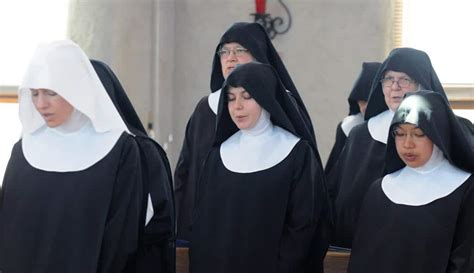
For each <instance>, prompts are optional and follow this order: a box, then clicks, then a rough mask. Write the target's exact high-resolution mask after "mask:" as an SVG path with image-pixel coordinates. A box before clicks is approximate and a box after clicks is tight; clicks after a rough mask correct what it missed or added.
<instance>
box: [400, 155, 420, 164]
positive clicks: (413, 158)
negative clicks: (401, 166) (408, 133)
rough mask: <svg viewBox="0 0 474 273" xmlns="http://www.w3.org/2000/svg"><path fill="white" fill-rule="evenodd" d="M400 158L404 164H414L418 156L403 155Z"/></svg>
mask: <svg viewBox="0 0 474 273" xmlns="http://www.w3.org/2000/svg"><path fill="white" fill-rule="evenodd" d="M402 157H403V159H404V161H406V162H414V161H416V160H417V158H418V156H417V155H416V154H413V153H404V154H402Z"/></svg>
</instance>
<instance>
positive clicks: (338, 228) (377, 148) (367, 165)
mask: <svg viewBox="0 0 474 273" xmlns="http://www.w3.org/2000/svg"><path fill="white" fill-rule="evenodd" d="M367 124H368V123H367V122H364V123H362V124H359V125H357V126H356V127H354V128H353V129H352V130H351V133H350V134H349V137H348V138H347V141H346V144H345V146H344V148H343V151H342V153H341V155H340V158H341V159H342V160H339V162H338V164H339V165H338V166H337V168H334V169H333V170H332V171H331V172H330V174H329V176H328V181H331V182H333V183H332V184H331V185H330V187H329V195H330V199H331V200H333V214H334V222H335V226H334V230H333V234H332V235H333V238H334V239H333V241H332V243H333V244H335V245H337V246H341V247H348V248H350V247H351V245H352V238H353V235H354V231H355V228H356V226H357V218H358V215H359V210H360V206H361V204H362V200H363V198H364V195H365V193H366V192H367V189H368V188H369V187H370V184H371V182H373V181H375V180H376V179H377V178H379V177H381V176H382V173H383V167H384V162H385V147H386V145H385V144H384V143H382V142H379V141H377V140H374V139H373V138H372V137H371V136H370V133H369V129H368V127H367ZM341 169H342V170H344V172H340V171H338V170H341ZM367 170H370V171H367Z"/></svg>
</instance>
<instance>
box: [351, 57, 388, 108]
mask: <svg viewBox="0 0 474 273" xmlns="http://www.w3.org/2000/svg"><path fill="white" fill-rule="evenodd" d="M380 65H381V63H378V62H371V63H367V62H364V63H362V71H361V72H360V75H359V78H358V79H357V81H356V82H355V83H354V87H353V88H352V91H351V93H350V95H349V98H347V101H348V102H349V115H355V114H357V113H360V109H359V104H358V103H357V102H358V101H360V100H363V101H367V100H369V94H370V88H371V87H372V82H373V81H374V79H375V75H376V74H377V71H378V69H379V67H380Z"/></svg>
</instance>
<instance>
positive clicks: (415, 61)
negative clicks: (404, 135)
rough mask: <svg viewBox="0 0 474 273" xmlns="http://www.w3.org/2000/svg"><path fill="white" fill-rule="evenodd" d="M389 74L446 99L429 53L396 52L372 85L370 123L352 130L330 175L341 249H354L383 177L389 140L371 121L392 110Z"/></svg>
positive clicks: (336, 234) (335, 232) (336, 240)
mask: <svg viewBox="0 0 474 273" xmlns="http://www.w3.org/2000/svg"><path fill="white" fill-rule="evenodd" d="M388 70H392V71H397V72H404V73H406V74H407V75H408V76H410V77H411V78H412V79H413V80H415V81H416V82H417V83H418V84H420V85H421V86H422V87H423V88H425V89H430V90H433V91H435V92H437V93H440V94H441V95H442V96H443V97H445V98H446V94H445V92H444V89H443V87H442V85H441V82H440V81H439V79H438V77H437V75H436V72H435V71H434V68H433V66H432V65H431V61H430V59H429V57H428V55H427V54H426V53H425V52H423V51H420V50H416V49H412V48H396V49H394V50H392V52H391V53H390V54H389V56H388V57H387V59H386V60H385V61H384V62H383V63H382V65H381V67H380V68H379V70H378V71H377V75H376V76H375V79H374V84H373V85H372V90H371V93H370V96H369V102H368V105H367V109H366V112H365V119H366V121H365V122H364V123H361V124H359V125H357V126H356V127H354V128H353V129H352V130H351V132H350V134H349V136H348V138H347V140H346V144H345V145H344V148H343V149H342V152H341V154H340V156H339V159H338V161H337V162H336V163H335V164H334V167H333V168H332V169H331V171H330V172H329V173H328V175H327V183H328V188H329V195H330V198H331V201H332V204H333V213H334V214H333V216H334V223H335V227H334V230H333V240H332V244H334V245H337V246H341V247H348V248H350V247H351V245H352V238H353V235H354V231H355V228H356V226H357V219H358V215H359V211H360V206H361V204H362V200H363V198H364V195H365V193H366V192H367V190H368V188H369V187H370V185H371V184H372V183H373V182H374V181H375V180H376V179H377V178H380V177H381V176H382V172H383V166H384V162H385V147H386V144H385V142H386V140H385V141H383V142H381V141H379V140H375V139H374V138H373V137H372V135H371V134H370V132H369V128H368V120H369V119H371V118H373V117H375V116H377V115H379V114H381V113H383V112H384V111H387V110H388V106H387V104H386V103H385V100H384V94H383V91H382V84H381V82H380V79H381V78H382V77H383V75H384V74H385V72H386V71H388ZM388 122H390V121H388ZM387 128H388V126H387ZM387 135H388V132H387Z"/></svg>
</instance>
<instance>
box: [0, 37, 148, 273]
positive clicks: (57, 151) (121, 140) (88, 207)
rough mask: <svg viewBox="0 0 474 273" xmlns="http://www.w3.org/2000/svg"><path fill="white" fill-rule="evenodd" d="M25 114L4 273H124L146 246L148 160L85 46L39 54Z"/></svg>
mask: <svg viewBox="0 0 474 273" xmlns="http://www.w3.org/2000/svg"><path fill="white" fill-rule="evenodd" d="M19 109H20V120H21V123H22V126H23V131H22V138H21V140H20V141H19V142H18V143H16V144H15V146H14V147H13V151H12V155H11V158H10V161H9V164H8V167H7V170H6V173H5V177H4V181H3V189H2V195H1V201H0V202H1V203H0V242H1V243H0V271H2V272H15V273H31V272H35V273H51V272H61V273H97V272H103V273H116V272H123V270H124V267H125V264H126V262H127V260H128V258H129V256H130V255H131V254H133V253H134V252H135V251H136V247H137V240H138V238H137V237H138V228H139V226H138V219H139V216H140V197H141V196H140V195H141V183H140V181H141V171H140V158H139V152H138V147H137V144H136V142H135V140H134V139H133V137H132V136H131V135H130V134H129V133H128V132H127V127H126V125H125V123H124V122H123V121H122V119H121V118H120V115H119V113H118V112H117V110H116V109H115V107H114V105H113V103H112V101H111V100H110V98H109V96H108V95H107V93H106V91H105V89H104V86H103V85H102V84H101V82H100V80H99V78H98V77H97V74H96V73H95V71H94V69H93V68H92V65H91V63H90V62H89V59H88V57H87V56H86V55H85V54H84V52H83V51H82V50H81V49H80V48H79V46H77V45H76V44H75V43H73V42H71V41H69V40H65V41H56V42H52V43H49V44H44V45H41V46H39V47H38V48H37V50H36V52H35V54H34V56H33V58H32V60H31V62H30V64H29V66H28V69H27V71H26V74H25V77H24V79H23V81H22V83H21V86H20V88H19Z"/></svg>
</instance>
